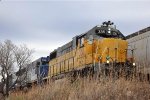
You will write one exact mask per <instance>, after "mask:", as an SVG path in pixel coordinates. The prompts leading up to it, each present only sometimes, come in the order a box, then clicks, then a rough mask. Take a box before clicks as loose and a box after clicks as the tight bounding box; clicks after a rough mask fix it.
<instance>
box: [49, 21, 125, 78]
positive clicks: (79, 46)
mask: <svg viewBox="0 0 150 100" xmlns="http://www.w3.org/2000/svg"><path fill="white" fill-rule="evenodd" d="M127 49H128V43H127V41H126V40H125V37H124V35H123V34H122V33H121V32H120V31H119V30H117V29H116V27H115V26H114V25H113V23H112V22H110V21H108V22H103V23H102V25H100V26H95V27H94V28H92V29H91V30H89V31H88V32H86V33H83V34H81V35H78V36H75V37H73V39H72V41H70V42H69V43H67V44H65V45H63V46H62V47H59V48H57V49H56V50H54V51H53V52H51V53H50V61H49V76H50V77H51V78H52V77H55V76H61V75H63V74H65V73H68V72H74V71H82V72H83V73H85V72H86V71H87V70H92V71H93V72H99V71H100V70H102V69H105V70H107V68H108V66H109V65H113V66H114V65H115V67H116V68H120V67H119V66H122V65H125V64H126V63H127Z"/></svg>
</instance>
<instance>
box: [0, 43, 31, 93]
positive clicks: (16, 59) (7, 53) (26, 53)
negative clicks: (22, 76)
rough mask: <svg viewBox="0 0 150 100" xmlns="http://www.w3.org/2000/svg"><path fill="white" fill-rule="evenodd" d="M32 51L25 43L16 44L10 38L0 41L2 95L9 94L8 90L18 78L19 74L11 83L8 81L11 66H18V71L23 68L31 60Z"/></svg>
mask: <svg viewBox="0 0 150 100" xmlns="http://www.w3.org/2000/svg"><path fill="white" fill-rule="evenodd" d="M32 53H33V50H30V49H28V48H27V47H26V46H25V45H21V46H16V45H14V44H13V43H12V42H11V41H10V40H6V41H4V43H0V67H1V75H2V84H3V94H4V96H8V95H9V91H10V90H11V88H12V87H13V86H14V85H15V84H16V83H17V81H18V79H19V76H17V78H16V80H15V81H14V83H13V84H10V83H9V82H10V80H11V79H10V76H11V75H12V73H13V71H12V69H13V67H14V66H15V67H16V68H18V69H19V70H18V71H20V70H22V69H23V68H25V67H26V65H27V64H29V63H30V61H31V55H32Z"/></svg>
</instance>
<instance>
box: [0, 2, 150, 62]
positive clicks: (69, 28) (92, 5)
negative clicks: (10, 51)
mask: <svg viewBox="0 0 150 100" xmlns="http://www.w3.org/2000/svg"><path fill="white" fill-rule="evenodd" d="M149 5H150V0H101V1H100V0H99V1H96V0H94V1H93V0H91V1H90V0H81V1H79V0H76V1H75V0H68V1H67V0H0V41H1V42H2V41H4V40H5V39H10V40H12V41H13V42H14V43H15V44H18V45H19V44H27V46H28V47H29V48H33V49H35V51H36V52H35V53H34V55H33V56H34V57H33V60H34V59H37V58H39V57H41V56H47V55H49V53H50V51H52V50H54V49H56V48H57V47H59V46H61V45H63V44H65V43H67V42H69V41H70V40H71V39H72V37H73V36H75V35H79V34H81V33H84V32H86V31H88V30H89V29H91V28H92V27H94V26H95V25H98V24H101V23H102V22H103V21H108V20H111V21H113V22H114V23H115V24H116V25H117V28H118V29H119V30H120V31H121V32H122V33H123V34H124V35H128V34H130V33H133V32H136V31H138V30H140V29H143V28H145V27H148V26H150V6H149Z"/></svg>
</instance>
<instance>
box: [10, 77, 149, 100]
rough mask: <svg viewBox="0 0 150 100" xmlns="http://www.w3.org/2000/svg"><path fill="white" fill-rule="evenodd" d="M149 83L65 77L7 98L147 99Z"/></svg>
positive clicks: (70, 99)
mask: <svg viewBox="0 0 150 100" xmlns="http://www.w3.org/2000/svg"><path fill="white" fill-rule="evenodd" d="M148 99H150V84H149V83H147V82H137V81H127V80H124V79H118V80H115V81H113V80H108V79H100V80H97V79H92V80H90V79H89V78H79V79H77V80H76V81H75V82H73V83H71V82H70V81H69V80H68V79H67V78H64V79H61V80H57V81H55V82H50V84H47V85H45V86H43V87H34V88H32V89H31V90H29V91H28V92H27V93H16V94H15V93H12V94H11V95H10V97H9V100H148Z"/></svg>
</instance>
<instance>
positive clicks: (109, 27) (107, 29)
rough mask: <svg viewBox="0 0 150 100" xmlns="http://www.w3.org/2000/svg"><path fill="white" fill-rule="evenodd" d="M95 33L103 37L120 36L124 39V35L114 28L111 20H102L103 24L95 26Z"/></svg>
mask: <svg viewBox="0 0 150 100" xmlns="http://www.w3.org/2000/svg"><path fill="white" fill-rule="evenodd" d="M95 33H96V34H97V35H98V36H101V37H105V38H110V37H112V38H122V39H124V38H125V37H124V35H123V34H122V33H121V32H120V31H119V30H117V29H116V28H115V26H114V25H113V23H112V22H110V21H108V22H103V25H102V26H100V27H97V28H96V30H95Z"/></svg>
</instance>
